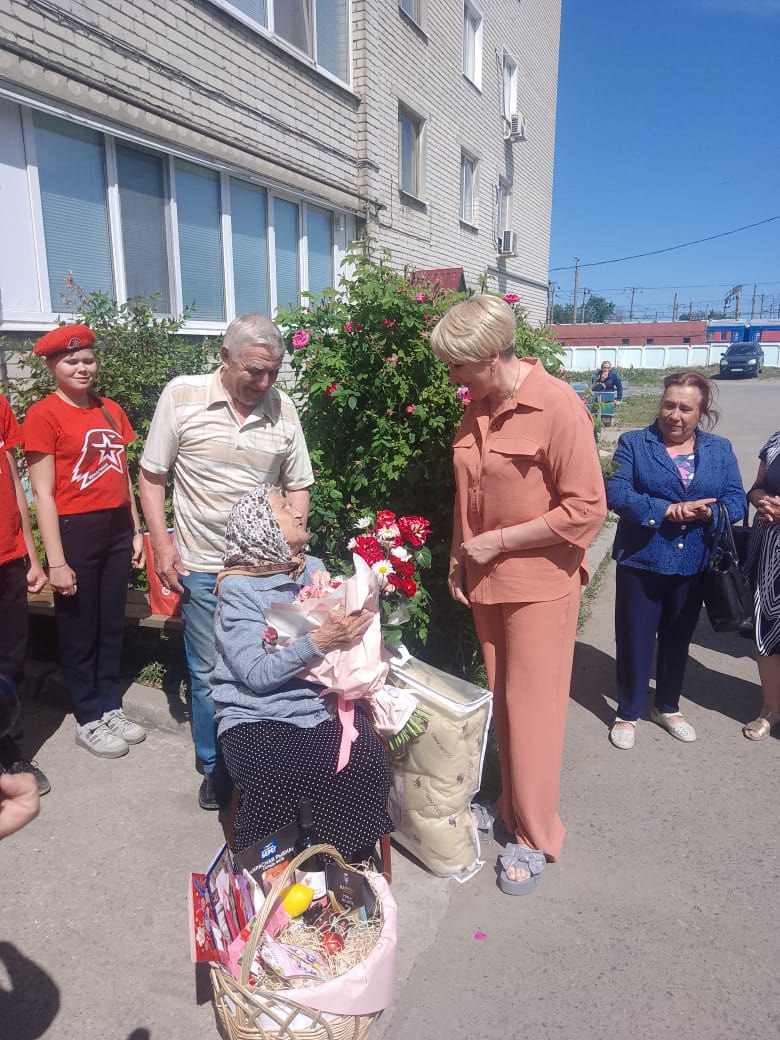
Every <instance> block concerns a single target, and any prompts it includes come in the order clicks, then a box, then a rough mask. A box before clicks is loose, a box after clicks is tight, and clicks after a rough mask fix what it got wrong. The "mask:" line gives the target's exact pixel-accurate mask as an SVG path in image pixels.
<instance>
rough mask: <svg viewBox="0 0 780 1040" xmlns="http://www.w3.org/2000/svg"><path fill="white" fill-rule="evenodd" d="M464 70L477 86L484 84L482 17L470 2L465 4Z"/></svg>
mask: <svg viewBox="0 0 780 1040" xmlns="http://www.w3.org/2000/svg"><path fill="white" fill-rule="evenodd" d="M463 71H464V73H465V74H466V75H467V76H468V78H469V79H470V80H471V82H472V83H474V84H475V85H476V86H478V87H481V85H482V18H481V16H480V14H479V13H478V12H477V11H476V10H475V9H474V8H473V7H470V6H469V4H468V3H465V4H464V5H463Z"/></svg>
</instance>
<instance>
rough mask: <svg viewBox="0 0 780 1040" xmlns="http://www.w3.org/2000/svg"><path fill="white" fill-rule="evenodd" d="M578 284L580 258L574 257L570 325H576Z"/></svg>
mask: <svg viewBox="0 0 780 1040" xmlns="http://www.w3.org/2000/svg"><path fill="white" fill-rule="evenodd" d="M579 284H580V258H579V257H578V256H575V257H574V302H573V304H572V308H571V320H572V324H573V325H576V324H577V290H578V288H579Z"/></svg>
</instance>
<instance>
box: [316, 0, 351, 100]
mask: <svg viewBox="0 0 780 1040" xmlns="http://www.w3.org/2000/svg"><path fill="white" fill-rule="evenodd" d="M348 17H349V0H317V64H318V65H322V67H323V68H325V69H327V70H328V72H332V73H333V75H334V76H338V78H339V79H341V80H344V81H345V82H346V81H348V80H349V65H348V55H349V24H348Z"/></svg>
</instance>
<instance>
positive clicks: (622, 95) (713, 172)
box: [550, 0, 780, 317]
mask: <svg viewBox="0 0 780 1040" xmlns="http://www.w3.org/2000/svg"><path fill="white" fill-rule="evenodd" d="M775 214H780V0H563V17H562V26H561V51H560V75H559V83H558V126H557V140H556V159H555V187H554V192H553V222H552V244H551V255H550V267H551V268H555V267H559V266H564V265H570V264H573V263H574V260H573V258H574V257H575V256H579V257H580V260H581V262H582V263H585V262H587V261H591V260H605V259H609V258H611V257H619V256H625V255H627V254H631V253H640V252H645V251H647V250H651V249H658V248H662V247H664V246H669V245H674V244H676V243H678V242H684V241H686V240H688V239H694V238H701V237H703V236H705V235H709V234H715V233H717V232H719V231H726V230H728V229H729V228H733V227H738V226H740V225H743V224H750V223H753V222H755V221H758V220H762V219H764V218H766V217H770V216H774V215H775ZM550 278H551V279H552V280H553V281H555V282H557V283H558V289H557V290H556V302H569V303H570V302H571V298H572V285H573V272H572V271H551V273H550ZM737 282H743V283H745V285H746V289H745V295H746V296H747V297H748V300H747V305H748V308H749V307H750V299H749V297H750V296H751V295H752V291H753V283H754V282H759V283H768V284H760V285H759V286H758V292H759V293H761V292H764V293H765V294H766V299H767V301H768V298H769V297H770V296H773V297H774V305H775V313H776V312H777V307H778V305H780V220H778V221H775V222H774V223H772V224H767V225H765V226H764V227H760V228H754V229H752V230H750V231H743V232H740V233H739V234H737V235H733V236H730V237H728V238H723V239H720V240H718V241H716V242H711V243H705V244H702V245H697V246H692V247H690V248H688V249H681V250H679V251H677V252H673V253H668V254H666V255H662V256H656V257H649V258H647V259H642V260H633V261H627V262H623V263H619V264H609V265H606V266H603V267H592V268H587V267H585V268H583V269H582V271H581V275H580V288H582V287H583V286H585V287H587V288H590V289H592V290H593V291H594V292H599V293H601V294H602V295H604V296H607V297H609V298H610V299H614V300H615V302H616V303H617V304H618V305H619V306H626V307H627V303H628V293H626V292H624V291H622V290H624V289H625V287H628V286H632V285H634V286H640V287H643V291H642V292H637V294H636V300H635V314H634V316H635V317H641V316H643V314H644V313H645V312H647V313H648V316H649V317H654V316H655V311H656V309H657V310H658V311H659V317H661V316H666V317H671V309H672V297H673V295H674V290H675V288H678V289H679V300H680V302H681V304H684V305H685V307H686V309H687V303H688V301H689V300H692V301H693V303H694V307H696V306H697V304H704V303H705V302H706V303H707V304H708V305H710V306H718V305H719V301H720V302H722V300H723V295H724V293H725V292H726V290H727V289H728V288H730V287H731V286H732V285H734V284H736V283H737ZM656 286H658V287H660V286H663V287H668V288H651V287H656ZM743 309H744V301H743ZM748 316H749V315H748Z"/></svg>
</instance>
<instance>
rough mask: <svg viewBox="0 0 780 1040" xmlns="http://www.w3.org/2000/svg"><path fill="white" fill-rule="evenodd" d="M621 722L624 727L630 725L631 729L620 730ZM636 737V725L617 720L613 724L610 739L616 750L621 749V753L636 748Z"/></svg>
mask: <svg viewBox="0 0 780 1040" xmlns="http://www.w3.org/2000/svg"><path fill="white" fill-rule="evenodd" d="M619 722H621V723H623V724H624V725H628V726H629V729H622V728H621V729H618V728H617V724H618V723H619ZM635 736H636V723H635V722H626V720H625V719H615V721H614V722H613V723H612V729H611V730H610V731H609V739H610V740H611V741H612V743H613V744H614V745H615V747H616V748H620V750H621V751H630V750H631V748H632V747H633V746H634V737H635Z"/></svg>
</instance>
